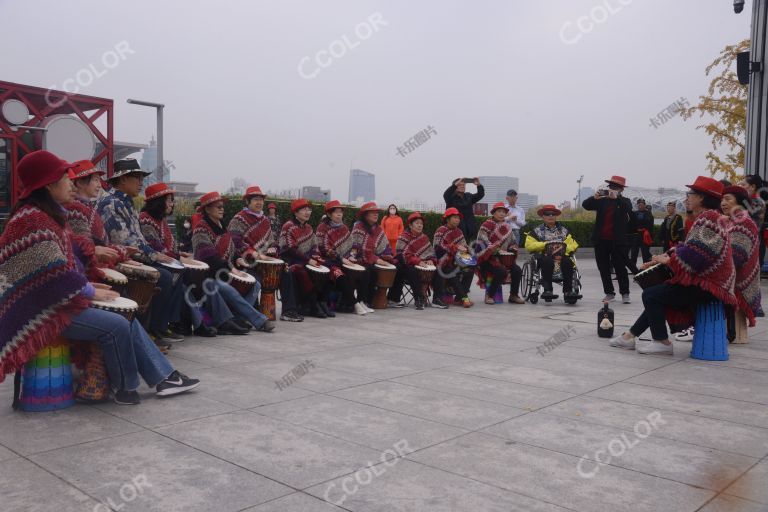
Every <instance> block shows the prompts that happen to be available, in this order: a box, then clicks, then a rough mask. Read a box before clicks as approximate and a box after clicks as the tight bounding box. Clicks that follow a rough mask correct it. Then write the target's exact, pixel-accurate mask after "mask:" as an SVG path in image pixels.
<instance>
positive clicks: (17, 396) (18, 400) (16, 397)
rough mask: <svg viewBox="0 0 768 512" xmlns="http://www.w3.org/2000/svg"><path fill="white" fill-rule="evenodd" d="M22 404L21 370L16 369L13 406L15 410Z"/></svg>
mask: <svg viewBox="0 0 768 512" xmlns="http://www.w3.org/2000/svg"><path fill="white" fill-rule="evenodd" d="M20 405H21V370H16V375H14V376H13V404H11V407H12V408H13V410H14V411H18V410H19V406H20Z"/></svg>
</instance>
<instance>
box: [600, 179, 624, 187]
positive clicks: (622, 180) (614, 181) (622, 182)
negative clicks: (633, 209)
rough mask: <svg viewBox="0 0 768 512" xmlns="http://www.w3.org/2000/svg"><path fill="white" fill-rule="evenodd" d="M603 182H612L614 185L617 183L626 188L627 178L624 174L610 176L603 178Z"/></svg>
mask: <svg viewBox="0 0 768 512" xmlns="http://www.w3.org/2000/svg"><path fill="white" fill-rule="evenodd" d="M605 182H606V183H613V184H614V185H618V186H620V187H623V188H626V186H627V179H626V178H625V177H624V176H611V177H610V178H609V179H607V180H605Z"/></svg>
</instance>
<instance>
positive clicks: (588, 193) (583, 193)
mask: <svg viewBox="0 0 768 512" xmlns="http://www.w3.org/2000/svg"><path fill="white" fill-rule="evenodd" d="M593 195H595V189H593V188H592V187H581V188H580V189H579V195H578V196H577V197H576V202H577V203H578V205H577V207H578V208H581V203H583V202H584V200H585V199H586V198H588V197H592V196H593Z"/></svg>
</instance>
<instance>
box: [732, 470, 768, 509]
mask: <svg viewBox="0 0 768 512" xmlns="http://www.w3.org/2000/svg"><path fill="white" fill-rule="evenodd" d="M725 494H729V495H731V496H738V497H739V498H744V499H747V500H751V501H756V502H758V503H762V504H764V505H768V460H763V461H762V462H761V463H759V464H757V465H756V466H755V467H753V468H751V469H750V470H749V471H747V473H746V474H744V476H742V477H741V478H739V479H738V480H737V481H736V482H734V483H733V485H731V486H730V487H729V488H728V489H726V491H725Z"/></svg>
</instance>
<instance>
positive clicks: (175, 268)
mask: <svg viewBox="0 0 768 512" xmlns="http://www.w3.org/2000/svg"><path fill="white" fill-rule="evenodd" d="M158 263H159V264H160V265H161V266H162V267H163V268H164V269H166V270H167V271H169V272H170V273H171V284H172V285H175V284H176V283H177V282H178V281H179V278H180V277H181V276H182V275H183V274H184V265H183V264H182V263H181V262H180V261H179V260H171V261H168V262H165V261H159V262H158Z"/></svg>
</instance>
